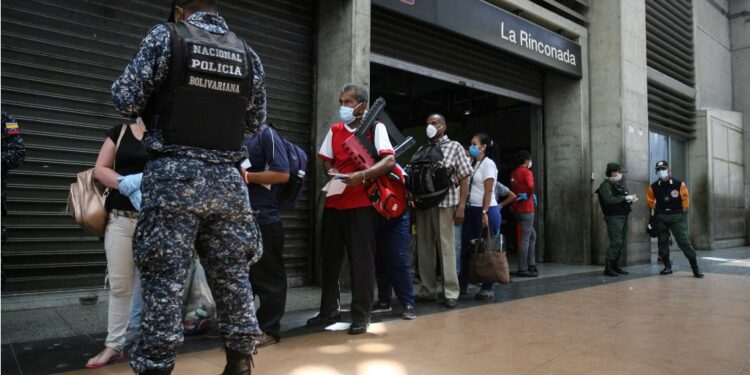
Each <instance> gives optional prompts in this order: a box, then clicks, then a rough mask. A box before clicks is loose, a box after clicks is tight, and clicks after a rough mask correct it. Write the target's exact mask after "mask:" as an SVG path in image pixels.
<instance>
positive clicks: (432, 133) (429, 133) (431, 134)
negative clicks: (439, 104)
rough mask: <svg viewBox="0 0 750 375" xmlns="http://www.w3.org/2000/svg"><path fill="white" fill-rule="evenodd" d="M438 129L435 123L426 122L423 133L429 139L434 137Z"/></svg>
mask: <svg viewBox="0 0 750 375" xmlns="http://www.w3.org/2000/svg"><path fill="white" fill-rule="evenodd" d="M441 128H442V126H441ZM438 130H439V128H438V127H436V126H435V125H432V124H428V125H427V129H425V133H426V134H427V138H429V139H432V138H435V136H436V135H437V133H438Z"/></svg>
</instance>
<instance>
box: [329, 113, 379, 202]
mask: <svg viewBox="0 0 750 375" xmlns="http://www.w3.org/2000/svg"><path fill="white" fill-rule="evenodd" d="M331 133H332V136H333V137H332V139H331V141H332V142H331V143H332V147H333V161H332V164H333V167H334V168H336V169H338V171H339V172H341V173H352V172H356V171H358V170H359V167H358V166H357V163H356V162H355V161H354V160H352V158H351V157H350V156H349V153H347V152H346V150H345V149H344V141H345V140H346V139H347V138H349V137H350V136H351V135H352V134H354V133H351V132H350V131H349V130H347V129H346V127H345V126H344V123H343V122H339V123H336V124H333V126H331ZM369 206H372V203H371V202H370V198H369V196H368V194H367V192H366V191H365V185H364V184H357V185H355V186H347V187H346V190H344V192H343V193H341V194H339V195H334V196H331V197H327V198H326V202H325V207H326V208H335V209H338V210H347V209H352V208H361V207H369Z"/></svg>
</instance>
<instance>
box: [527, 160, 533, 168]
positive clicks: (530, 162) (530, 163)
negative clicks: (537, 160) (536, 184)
mask: <svg viewBox="0 0 750 375" xmlns="http://www.w3.org/2000/svg"><path fill="white" fill-rule="evenodd" d="M532 164H533V163H532V161H531V160H529V166H528V167H526V168H529V169H531V165H532Z"/></svg>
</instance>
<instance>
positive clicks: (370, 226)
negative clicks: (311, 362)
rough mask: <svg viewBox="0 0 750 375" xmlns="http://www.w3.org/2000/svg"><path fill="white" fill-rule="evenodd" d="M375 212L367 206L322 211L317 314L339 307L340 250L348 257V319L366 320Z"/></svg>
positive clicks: (372, 270)
mask: <svg viewBox="0 0 750 375" xmlns="http://www.w3.org/2000/svg"><path fill="white" fill-rule="evenodd" d="M377 215H378V214H377V213H376V212H375V209H374V208H372V207H371V206H370V207H363V208H354V209H348V210H334V209H329V208H326V209H325V210H324V211H323V254H322V261H323V275H322V276H323V277H322V279H323V285H322V288H323V291H322V295H321V298H320V314H321V316H331V315H334V314H336V313H337V312H338V311H339V308H340V303H339V300H340V299H341V293H340V290H339V274H340V272H341V263H342V262H343V260H344V251H346V257H347V259H349V268H350V272H349V275H350V280H351V287H352V321H354V322H369V321H370V315H371V310H372V303H373V300H374V299H375V227H376V225H377Z"/></svg>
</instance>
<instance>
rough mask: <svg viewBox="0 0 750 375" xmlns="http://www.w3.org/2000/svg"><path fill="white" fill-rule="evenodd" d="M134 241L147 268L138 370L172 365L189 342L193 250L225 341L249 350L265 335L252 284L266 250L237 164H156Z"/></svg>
mask: <svg viewBox="0 0 750 375" xmlns="http://www.w3.org/2000/svg"><path fill="white" fill-rule="evenodd" d="M141 189H142V192H143V202H142V209H141V212H140V214H139V216H138V225H137V227H136V231H135V235H134V238H133V256H134V258H135V263H136V265H137V266H138V268H139V270H140V272H141V282H142V293H143V312H142V320H141V337H140V339H139V340H138V341H137V342H136V344H135V347H134V351H133V354H132V355H131V365H132V366H133V368H134V369H135V370H136V371H137V372H139V373H140V372H143V371H145V370H147V369H153V368H161V369H164V368H169V367H170V366H172V365H173V364H174V361H175V357H176V354H175V350H176V348H177V346H179V345H180V344H181V343H182V341H183V335H182V293H183V290H184V288H185V282H186V277H187V273H188V269H189V266H190V262H191V256H192V254H193V249H194V248H195V250H196V251H197V252H198V255H199V256H200V258H201V263H202V264H203V266H204V268H205V270H206V276H207V278H208V283H209V286H210V287H211V292H212V294H213V296H214V299H215V300H216V307H217V312H218V326H219V330H220V332H221V334H222V337H223V340H224V345H225V346H226V347H228V348H231V349H233V350H236V351H239V352H242V353H247V354H250V353H251V352H252V351H253V350H254V345H255V337H256V336H257V335H259V334H260V332H261V331H260V329H259V328H258V321H257V319H256V317H255V307H254V305H253V294H252V290H251V287H250V281H249V277H248V276H249V275H248V273H249V269H250V265H251V264H253V263H255V262H257V261H258V259H259V258H260V256H261V254H262V252H263V250H262V242H261V236H260V231H259V229H258V226H257V224H256V221H255V218H254V217H253V215H252V214H251V209H250V202H249V200H248V195H247V188H246V186H245V185H244V183H243V181H242V178H241V177H240V174H239V172H238V170H237V168H236V167H235V166H234V165H232V164H230V163H225V164H216V163H208V162H204V161H200V160H196V159H190V158H178V157H162V158H159V159H154V160H151V161H149V163H148V164H147V165H146V169H145V171H144V173H143V184H142V186H141Z"/></svg>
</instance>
